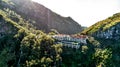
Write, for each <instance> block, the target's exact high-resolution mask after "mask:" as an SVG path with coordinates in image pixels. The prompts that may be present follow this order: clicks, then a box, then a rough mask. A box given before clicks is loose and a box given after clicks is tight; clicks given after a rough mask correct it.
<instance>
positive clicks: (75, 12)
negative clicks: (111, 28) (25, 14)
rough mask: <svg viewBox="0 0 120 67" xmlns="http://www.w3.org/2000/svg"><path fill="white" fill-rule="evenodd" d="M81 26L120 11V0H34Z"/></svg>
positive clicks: (89, 24)
mask: <svg viewBox="0 0 120 67" xmlns="http://www.w3.org/2000/svg"><path fill="white" fill-rule="evenodd" d="M34 1H36V2H39V3H40V4H43V5H44V6H46V7H47V8H49V9H51V10H52V11H54V12H56V13H58V14H60V15H61V16H65V17H67V16H70V17H72V18H73V19H74V20H75V21H77V22H78V23H79V24H81V25H82V26H91V25H92V24H94V23H96V22H97V21H100V20H103V19H105V18H107V17H109V16H112V15H113V14H115V13H118V12H120V0H34Z"/></svg>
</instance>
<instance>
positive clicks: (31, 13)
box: [0, 0, 82, 34]
mask: <svg viewBox="0 0 120 67" xmlns="http://www.w3.org/2000/svg"><path fill="white" fill-rule="evenodd" d="M7 2H8V3H9V4H8V3H4V2H2V4H0V5H1V6H2V7H4V8H10V9H11V10H13V11H15V12H16V13H18V14H20V15H21V16H22V17H24V18H25V19H27V20H28V19H32V20H34V21H35V22H32V24H33V25H34V26H35V27H36V28H37V29H41V30H43V31H45V32H49V31H50V30H51V29H56V30H57V31H58V32H60V33H65V34H74V33H78V32H81V31H82V27H81V26H80V25H79V24H78V23H77V22H75V21H74V20H73V19H72V18H70V17H62V16H60V15H58V14H56V13H54V12H52V11H51V10H49V9H48V8H46V7H44V6H43V5H40V4H38V3H36V2H32V1H31V0H7ZM69 30H70V31H69Z"/></svg>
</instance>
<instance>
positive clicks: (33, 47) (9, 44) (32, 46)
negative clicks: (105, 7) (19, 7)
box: [0, 0, 120, 67]
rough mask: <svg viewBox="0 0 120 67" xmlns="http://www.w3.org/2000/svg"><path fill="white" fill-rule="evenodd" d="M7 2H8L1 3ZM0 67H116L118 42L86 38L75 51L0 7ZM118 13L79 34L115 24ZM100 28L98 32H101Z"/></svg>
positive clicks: (119, 56)
mask: <svg viewBox="0 0 120 67" xmlns="http://www.w3.org/2000/svg"><path fill="white" fill-rule="evenodd" d="M2 1H4V2H6V3H11V2H9V1H8V0H2ZM11 4H12V3H11ZM0 8H1V9H0V67H53V66H55V67H119V66H120V50H119V49H120V41H119V40H118V41H116V40H106V39H99V38H94V37H89V38H88V41H87V43H88V44H86V45H82V46H81V47H80V48H79V49H72V48H67V47H63V46H62V45H61V44H55V40H54V39H53V38H52V37H51V36H50V35H54V34H59V33H58V32H57V31H56V30H54V29H52V30H51V32H50V33H48V34H46V33H44V32H42V31H41V30H36V28H35V27H34V26H33V25H32V24H31V23H35V21H34V20H31V19H24V18H22V17H21V16H20V15H18V14H17V13H16V12H14V11H12V10H10V9H9V8H2V7H1V6H0ZM119 21H120V14H119V13H118V14H115V15H113V16H112V17H109V18H107V19H106V20H103V21H100V22H98V23H96V24H95V25H93V26H91V27H90V28H88V29H86V30H85V31H84V32H83V33H87V34H88V33H90V34H91V33H93V32H96V31H97V30H102V31H104V30H107V29H109V28H110V27H111V26H113V25H115V24H117V23H119ZM101 28H102V29H101Z"/></svg>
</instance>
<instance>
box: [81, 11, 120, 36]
mask: <svg viewBox="0 0 120 67" xmlns="http://www.w3.org/2000/svg"><path fill="white" fill-rule="evenodd" d="M119 22H120V13H116V14H114V15H113V16H111V17H109V18H107V19H105V20H102V21H99V22H97V23H96V24H94V25H92V26H91V27H89V28H87V29H85V30H84V31H83V32H82V34H93V33H95V32H97V31H105V30H107V29H109V28H110V27H112V26H114V25H116V24H118V23H119Z"/></svg>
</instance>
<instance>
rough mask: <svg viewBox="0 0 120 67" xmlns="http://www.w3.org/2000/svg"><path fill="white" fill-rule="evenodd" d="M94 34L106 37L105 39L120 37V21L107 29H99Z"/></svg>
mask: <svg viewBox="0 0 120 67" xmlns="http://www.w3.org/2000/svg"><path fill="white" fill-rule="evenodd" d="M92 36H95V37H98V38H105V39H115V40H118V39H120V23H119V24H117V25H115V26H113V27H111V28H109V29H108V30H106V31H98V32H96V33H94V34H92Z"/></svg>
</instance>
